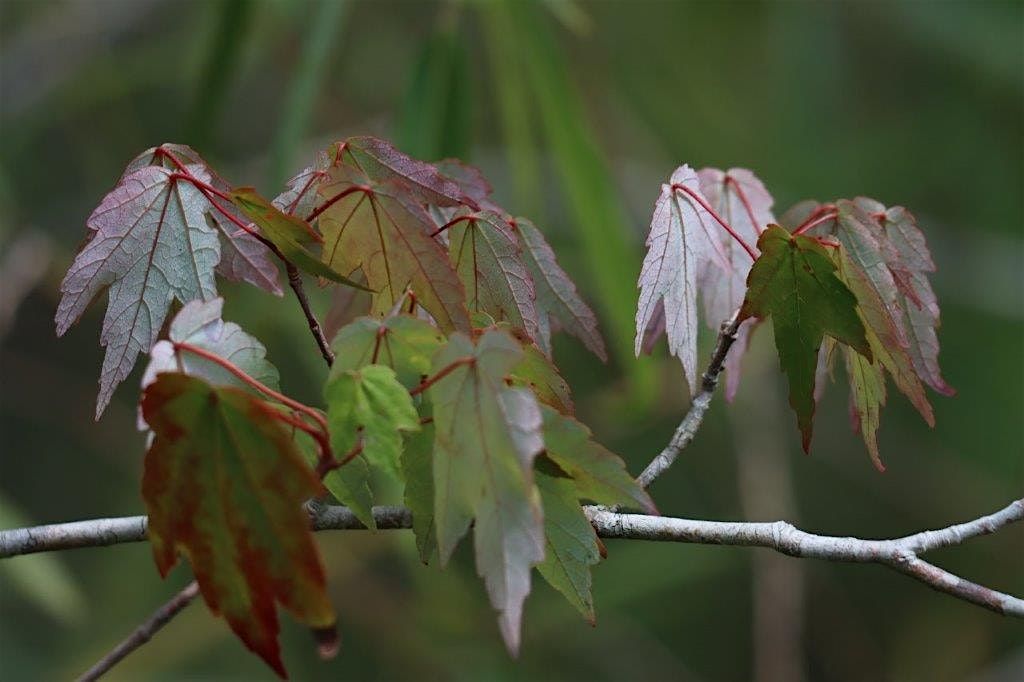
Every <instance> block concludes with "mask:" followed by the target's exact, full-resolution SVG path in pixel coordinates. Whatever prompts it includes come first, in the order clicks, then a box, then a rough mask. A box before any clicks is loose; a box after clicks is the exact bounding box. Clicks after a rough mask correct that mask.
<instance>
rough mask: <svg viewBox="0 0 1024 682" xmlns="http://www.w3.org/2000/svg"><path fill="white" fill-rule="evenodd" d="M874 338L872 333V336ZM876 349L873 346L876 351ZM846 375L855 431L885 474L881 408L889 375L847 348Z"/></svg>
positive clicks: (878, 366) (872, 459)
mask: <svg viewBox="0 0 1024 682" xmlns="http://www.w3.org/2000/svg"><path fill="white" fill-rule="evenodd" d="M868 334H869V335H870V332H868ZM874 349H875V346H874V345H872V350H874ZM843 357H844V358H845V359H846V373H847V375H849V379H850V420H851V423H852V425H853V427H854V431H858V432H860V434H861V436H862V437H863V438H864V444H865V445H866V446H867V448H868V452H869V453H870V454H871V461H872V462H874V464H875V467H876V468H877V469H878V470H879V471H885V467H884V466H883V465H882V458H881V456H880V455H879V454H878V437H877V433H878V425H879V420H880V419H881V408H882V407H883V406H885V398H886V395H885V374H883V373H882V367H881V363H879V362H877V360H876V362H871V361H870V360H868V359H867V358H865V357H864V356H863V355H861V354H860V353H857V352H855V351H853V350H851V349H850V348H848V347H844V348H843Z"/></svg>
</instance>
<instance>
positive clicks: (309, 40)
mask: <svg viewBox="0 0 1024 682" xmlns="http://www.w3.org/2000/svg"><path fill="white" fill-rule="evenodd" d="M348 5H349V3H348V0H320V1H319V2H317V3H316V4H314V5H312V13H311V16H310V21H309V30H308V31H307V32H306V33H304V34H303V43H304V47H303V50H302V54H301V55H300V56H299V63H298V65H296V67H295V71H294V73H293V74H292V82H291V86H290V87H289V88H288V94H287V95H285V101H284V109H283V110H282V112H281V117H280V119H279V121H278V127H277V136H276V137H275V138H274V144H273V151H272V152H271V156H270V170H269V175H270V177H269V178H268V182H269V183H270V186H271V187H278V186H279V185H281V184H283V183H284V181H285V179H286V178H287V177H288V176H289V174H290V173H291V171H292V170H293V169H292V168H291V162H292V157H293V155H294V154H295V151H296V148H297V147H298V145H299V143H300V142H301V141H302V139H303V137H305V135H306V134H307V132H308V130H307V128H308V127H309V119H310V117H311V115H312V112H313V105H314V104H315V103H316V99H317V95H318V94H319V92H320V85H321V82H322V81H323V76H324V72H325V71H326V69H327V65H328V62H329V57H330V51H331V47H332V46H333V45H334V43H335V41H336V39H337V37H338V35H340V34H341V30H342V28H343V27H344V24H345V14H346V12H347V11H348Z"/></svg>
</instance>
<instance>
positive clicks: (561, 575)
mask: <svg viewBox="0 0 1024 682" xmlns="http://www.w3.org/2000/svg"><path fill="white" fill-rule="evenodd" d="M535 479H536V481H537V488H538V490H540V498H541V502H542V503H543V505H544V542H545V546H546V549H545V552H544V561H542V562H541V563H539V564H537V570H538V572H540V574H541V576H543V577H544V579H545V580H547V581H548V584H550V585H551V586H552V587H554V588H555V589H556V590H558V591H559V592H561V593H562V595H563V596H565V598H566V599H567V600H568V601H569V603H570V604H572V605H573V606H574V607H575V608H576V609H577V610H578V611H579V612H580V613H581V614H583V617H584V618H586V620H587V622H588V623H590V624H591V625H593V624H594V621H595V618H594V598H593V596H592V594H591V584H592V579H591V576H590V567H591V566H593V565H595V564H597V563H598V562H599V561H600V560H601V545H600V544H599V543H600V540H598V539H597V533H595V532H594V527H593V526H592V525H590V520H589V519H587V516H586V514H584V513H583V509H582V508H581V507H580V503H579V501H578V500H577V499H576V498H577V494H576V487H575V485H574V484H573V482H572V480H571V479H568V478H563V477H555V476H551V475H548V474H545V473H542V472H540V471H538V472H536V476H535Z"/></svg>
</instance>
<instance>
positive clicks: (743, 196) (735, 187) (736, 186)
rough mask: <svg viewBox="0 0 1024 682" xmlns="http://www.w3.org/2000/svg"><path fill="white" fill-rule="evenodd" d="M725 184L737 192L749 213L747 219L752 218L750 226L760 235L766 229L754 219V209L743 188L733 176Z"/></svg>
mask: <svg viewBox="0 0 1024 682" xmlns="http://www.w3.org/2000/svg"><path fill="white" fill-rule="evenodd" d="M725 184H726V185H732V188H733V190H734V191H735V192H736V196H737V197H739V199H740V203H742V204H743V208H744V209H746V211H747V217H748V218H750V224H751V225H753V226H754V230H756V231H757V233H758V234H761V233H762V232H764V228H763V227H761V225H760V224H758V222H757V218H755V217H754V207H753V206H751V205H750V201H749V200H748V199H747V195H746V194H744V192H743V188H742V187H741V186H740V183H739V182H737V181H736V178H734V177H732V176H731V175H726V176H725Z"/></svg>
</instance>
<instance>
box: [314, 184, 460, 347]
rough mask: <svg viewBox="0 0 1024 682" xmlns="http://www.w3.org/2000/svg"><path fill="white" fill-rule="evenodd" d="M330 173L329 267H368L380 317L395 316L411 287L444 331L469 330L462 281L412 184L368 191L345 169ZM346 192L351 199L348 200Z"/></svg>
mask: <svg viewBox="0 0 1024 682" xmlns="http://www.w3.org/2000/svg"><path fill="white" fill-rule="evenodd" d="M329 173H330V181H329V182H328V183H326V184H324V185H321V186H320V194H321V198H322V199H323V200H324V201H325V202H333V203H330V206H329V207H328V208H327V209H326V210H324V212H323V213H321V215H320V219H319V225H320V230H321V232H323V235H324V250H323V261H324V262H325V263H326V264H328V265H329V266H330V267H331V268H333V269H335V270H337V271H339V272H346V273H348V272H353V271H354V270H356V269H357V268H361V269H362V271H363V273H364V274H365V275H366V281H367V284H368V286H369V288H370V289H372V290H373V291H374V292H375V294H374V296H373V307H372V312H373V313H375V314H378V315H380V314H384V313H386V312H387V311H389V310H390V309H391V307H392V306H394V304H395V302H396V301H398V300H400V299H401V298H402V297H403V296H404V295H405V292H406V289H407V288H411V289H412V291H413V293H414V294H415V296H416V302H417V303H418V304H419V305H420V306H422V307H423V308H424V309H425V310H426V311H427V312H429V313H430V314H431V315H432V316H433V317H434V319H435V320H436V321H437V323H438V326H439V327H440V328H441V329H442V330H443V331H446V332H448V331H452V330H455V329H459V330H463V331H468V330H469V315H468V313H467V311H466V294H465V290H464V289H463V286H462V282H461V281H460V280H459V276H458V275H457V274H456V272H455V270H454V269H453V268H452V265H451V263H450V262H449V260H448V256H447V254H446V253H445V252H444V250H443V249H442V247H441V245H440V244H438V243H437V241H436V240H435V239H433V238H431V236H430V234H431V233H432V232H433V230H434V227H433V221H432V220H431V219H430V216H429V215H427V213H426V211H425V210H424V209H423V208H422V207H421V206H419V205H417V204H415V203H412V202H411V201H409V200H408V199H407V198H406V196H407V195H408V193H409V192H408V186H407V185H400V184H395V183H391V184H385V185H375V186H373V187H367V186H366V184H365V178H363V179H362V180H360V178H359V177H357V176H356V175H354V174H353V171H352V170H351V169H350V168H348V167H345V166H335V167H332V168H331V169H330V171H329ZM435 173H436V171H435ZM446 182H449V181H446ZM345 191H351V193H350V194H348V195H346V196H344V197H341V194H342V193H343V192H345ZM339 197H341V198H339Z"/></svg>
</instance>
